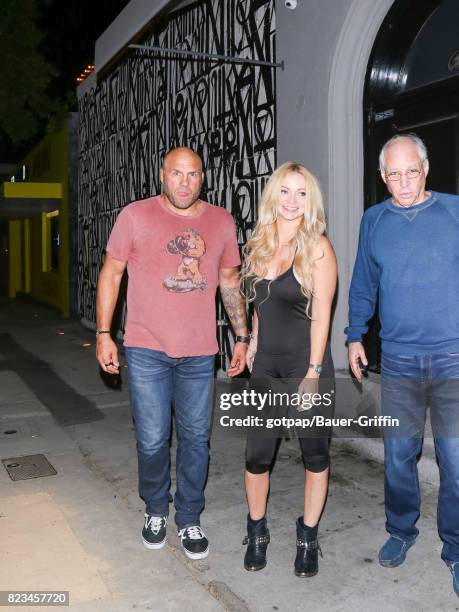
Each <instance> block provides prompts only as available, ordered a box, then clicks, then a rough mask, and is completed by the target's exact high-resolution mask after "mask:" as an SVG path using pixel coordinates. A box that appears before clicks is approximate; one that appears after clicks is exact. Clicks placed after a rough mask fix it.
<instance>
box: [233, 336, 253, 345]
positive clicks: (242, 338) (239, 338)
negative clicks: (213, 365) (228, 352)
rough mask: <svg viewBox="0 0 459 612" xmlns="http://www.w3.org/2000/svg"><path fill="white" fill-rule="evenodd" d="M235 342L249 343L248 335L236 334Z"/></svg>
mask: <svg viewBox="0 0 459 612" xmlns="http://www.w3.org/2000/svg"><path fill="white" fill-rule="evenodd" d="M235 340H236V342H245V344H249V342H250V336H236V338H235Z"/></svg>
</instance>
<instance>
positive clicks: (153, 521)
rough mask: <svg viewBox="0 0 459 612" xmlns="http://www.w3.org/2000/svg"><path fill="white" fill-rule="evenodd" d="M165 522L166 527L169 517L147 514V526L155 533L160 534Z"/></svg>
mask: <svg viewBox="0 0 459 612" xmlns="http://www.w3.org/2000/svg"><path fill="white" fill-rule="evenodd" d="M163 523H164V527H165V526H166V524H167V519H166V517H165V516H150V517H149V516H148V514H146V515H145V528H146V529H150V530H151V532H152V533H154V535H158V533H159V531H160V529H161V528H162V526H163Z"/></svg>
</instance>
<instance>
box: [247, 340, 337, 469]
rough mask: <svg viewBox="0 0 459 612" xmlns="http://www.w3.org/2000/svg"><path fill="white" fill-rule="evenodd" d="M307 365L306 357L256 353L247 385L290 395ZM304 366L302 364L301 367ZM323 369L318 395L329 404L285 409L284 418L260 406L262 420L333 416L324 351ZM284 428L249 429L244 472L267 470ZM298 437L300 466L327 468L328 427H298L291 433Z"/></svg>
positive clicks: (275, 408) (331, 386)
mask: <svg viewBox="0 0 459 612" xmlns="http://www.w3.org/2000/svg"><path fill="white" fill-rule="evenodd" d="M308 363H309V355H308V354H301V355H298V354H288V355H271V354H268V353H260V352H257V354H256V356H255V362H254V366H253V371H252V376H251V383H252V387H253V388H254V389H256V390H257V391H258V392H263V393H269V392H270V393H271V395H272V394H273V393H275V392H279V393H285V392H286V391H287V390H288V392H289V393H291V392H292V391H293V390H295V391H296V390H297V388H298V383H299V381H300V380H301V379H303V378H304V376H305V374H306V370H307V369H308V366H307V364H308ZM305 364H306V365H305ZM323 366H324V369H323V372H322V374H321V376H320V379H319V393H321V394H322V395H323V394H325V393H330V392H331V391H332V389H333V391H332V392H331V393H330V397H331V398H332V402H331V404H330V405H328V406H326V407H324V406H318V407H312V408H311V409H310V410H308V411H305V412H297V411H296V410H295V409H294V408H289V413H288V415H287V414H286V413H285V412H283V410H282V409H279V406H269V407H267V406H266V405H265V406H264V407H263V410H262V411H260V412H259V414H262V415H263V417H264V418H265V420H266V419H267V418H269V417H279V416H290V417H296V418H302V417H304V416H307V417H309V418H310V419H311V417H312V416H313V415H315V414H320V415H323V416H325V417H327V418H328V417H331V416H332V414H333V407H334V403H333V398H334V369H333V362H332V360H331V355H330V353H329V351H327V352H326V354H325V357H324V363H323ZM290 431H291V430H290ZM284 432H285V430H284V428H283V427H280V428H277V429H273V430H270V431H267V430H264V431H263V432H261V431H260V430H257V429H255V428H250V429H249V430H248V433H247V448H246V469H247V471H248V472H251V473H252V474H263V473H264V472H267V471H268V470H270V469H271V467H272V464H273V461H274V456H275V453H276V448H277V445H278V442H279V438H281V437H282V436H283V435H284ZM295 433H296V435H297V437H298V438H299V442H300V447H301V453H302V458H303V464H304V467H305V469H306V470H309V471H310V472H323V471H324V470H326V469H327V468H328V467H329V465H330V454H329V446H330V434H331V427H323V426H317V425H314V426H311V427H308V428H307V430H304V429H301V431H299V430H298V428H297V429H296V430H295Z"/></svg>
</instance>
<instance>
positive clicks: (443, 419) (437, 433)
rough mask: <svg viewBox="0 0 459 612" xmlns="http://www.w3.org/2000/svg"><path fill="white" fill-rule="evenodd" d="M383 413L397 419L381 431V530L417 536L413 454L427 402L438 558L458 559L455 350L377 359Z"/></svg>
mask: <svg viewBox="0 0 459 612" xmlns="http://www.w3.org/2000/svg"><path fill="white" fill-rule="evenodd" d="M381 366H382V367H381V394H382V413H383V414H384V415H388V416H391V417H393V418H398V419H399V420H400V426H399V427H398V428H389V427H386V428H385V430H384V453H385V455H384V456H385V482H384V490H385V509H386V518H387V521H386V529H387V531H388V532H389V533H391V534H395V535H399V536H401V537H412V536H417V534H418V529H417V528H416V526H415V524H416V521H417V520H418V518H419V513H420V492H419V481H418V468H417V457H418V455H419V454H420V452H421V450H422V441H423V437H424V425H425V418H426V409H427V406H428V405H430V412H431V423H432V431H433V435H434V441H435V451H436V456H437V461H438V464H439V468H440V490H439V494H438V508H437V522H438V532H439V534H440V537H441V539H442V540H443V550H442V555H441V556H442V559H443V560H445V561H447V562H450V563H452V562H455V561H459V353H445V354H432V355H417V356H411V355H410V356H408V355H390V354H387V353H383V355H382V363H381Z"/></svg>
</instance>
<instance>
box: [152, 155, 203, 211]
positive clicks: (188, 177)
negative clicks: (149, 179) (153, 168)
mask: <svg viewBox="0 0 459 612" xmlns="http://www.w3.org/2000/svg"><path fill="white" fill-rule="evenodd" d="M159 177H160V179H161V183H162V184H163V197H164V198H165V202H166V205H167V206H168V207H169V208H171V210H172V209H174V210H175V212H178V211H184V212H183V213H180V212H179V214H187V215H189V214H194V212H196V211H197V210H198V209H199V195H200V193H201V187H202V183H203V181H204V174H203V172H202V162H201V158H200V157H199V155H198V154H197V153H195V152H194V151H193V150H192V149H189V148H188V147H177V148H175V149H171V150H170V151H169V153H167V154H166V156H165V157H164V160H163V165H162V168H161V170H160V173H159Z"/></svg>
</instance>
